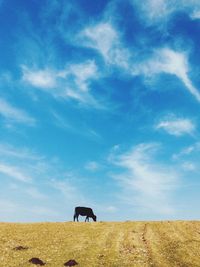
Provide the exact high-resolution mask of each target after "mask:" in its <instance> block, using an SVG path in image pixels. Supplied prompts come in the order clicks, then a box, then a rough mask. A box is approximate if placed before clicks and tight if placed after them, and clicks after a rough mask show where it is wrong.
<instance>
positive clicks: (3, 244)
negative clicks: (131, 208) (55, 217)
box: [0, 221, 200, 267]
mask: <svg viewBox="0 0 200 267" xmlns="http://www.w3.org/2000/svg"><path fill="white" fill-rule="evenodd" d="M33 257H37V258H39V259H41V260H42V261H43V262H45V263H46V264H45V266H49V267H50V266H54V267H59V266H64V263H66V262H67V261H69V260H70V259H74V260H75V261H76V262H77V263H78V265H77V266H83V267H95V266H104V267H109V266H110V267H125V266H126V267H132V266H137V267H143V266H144V267H147V266H155V267H165V266H170V267H176V266H179V267H180V266H181V267H190V266H191V267H200V222H196V221H174V222H171V221H169V222H168V221H165V222H97V223H95V222H91V223H83V222H80V223H72V222H66V223H36V224H14V223H13V224H12V223H0V266H1V267H4V266H5V267H16V266H17V267H25V266H27V267H28V266H39V265H34V264H32V263H29V260H30V259H31V258H33Z"/></svg>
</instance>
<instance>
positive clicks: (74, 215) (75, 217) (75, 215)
mask: <svg viewBox="0 0 200 267" xmlns="http://www.w3.org/2000/svg"><path fill="white" fill-rule="evenodd" d="M75 220H76V213H74V222H75Z"/></svg>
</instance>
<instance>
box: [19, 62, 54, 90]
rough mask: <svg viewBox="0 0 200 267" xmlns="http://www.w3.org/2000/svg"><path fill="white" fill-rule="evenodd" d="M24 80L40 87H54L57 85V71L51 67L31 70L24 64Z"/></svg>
mask: <svg viewBox="0 0 200 267" xmlns="http://www.w3.org/2000/svg"><path fill="white" fill-rule="evenodd" d="M22 71H23V78H22V79H23V80H24V81H26V82H28V83H30V84H31V85H32V86H35V87H40V88H54V87H55V86H56V75H55V72H54V71H52V70H50V69H44V70H31V69H29V68H28V67H27V66H22Z"/></svg>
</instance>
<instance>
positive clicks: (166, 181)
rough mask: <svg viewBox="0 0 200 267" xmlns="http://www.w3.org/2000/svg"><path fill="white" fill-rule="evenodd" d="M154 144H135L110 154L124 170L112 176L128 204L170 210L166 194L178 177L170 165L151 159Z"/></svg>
mask: <svg viewBox="0 0 200 267" xmlns="http://www.w3.org/2000/svg"><path fill="white" fill-rule="evenodd" d="M158 148H159V146H158V144H155V143H148V144H139V145H137V146H135V147H133V148H132V149H131V150H130V151H128V152H126V153H123V154H118V155H115V154H114V155H112V162H113V163H114V164H115V165H117V166H119V167H121V168H123V170H124V171H122V172H121V173H119V174H117V175H115V176H114V178H115V179H116V180H117V181H118V182H119V183H120V184H121V186H122V188H123V192H122V195H123V198H124V200H125V201H126V202H127V203H129V204H130V205H133V206H134V205H138V207H139V208H141V209H143V210H145V211H146V210H148V209H151V210H152V212H156V213H160V214H170V213H172V212H173V206H171V205H170V202H171V198H170V195H171V193H172V192H173V190H174V188H175V186H176V185H177V181H178V178H179V175H178V173H177V172H176V171H175V170H174V169H173V167H172V166H168V165H167V164H166V165H165V164H161V163H159V161H157V160H156V159H154V157H153V156H154V154H155V153H156V152H157V151H158Z"/></svg>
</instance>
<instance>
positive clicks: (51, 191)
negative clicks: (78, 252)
mask: <svg viewBox="0 0 200 267" xmlns="http://www.w3.org/2000/svg"><path fill="white" fill-rule="evenodd" d="M0 25H1V27H0V36H1V38H0V221H10V222H37V221H71V220H72V218H73V212H74V207H76V206H88V207H92V208H93V210H94V213H95V214H96V215H97V219H98V220H100V221H126V220H181V219H182V220H185V219H188V220H189V219H190V220H191V219H200V209H199V203H200V194H199V192H200V176H199V174H200V165H199V162H200V115H199V114H200V75H199V74H200V50H199V47H200V2H199V0H191V1H187V0H146V1H140V0H126V1H124V0H110V1H108V0H101V1H94V0H73V1H72V0H71V1H67V0H51V1H47V0H44V1H37V0H29V1H26V0H0ZM82 220H83V218H82Z"/></svg>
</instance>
